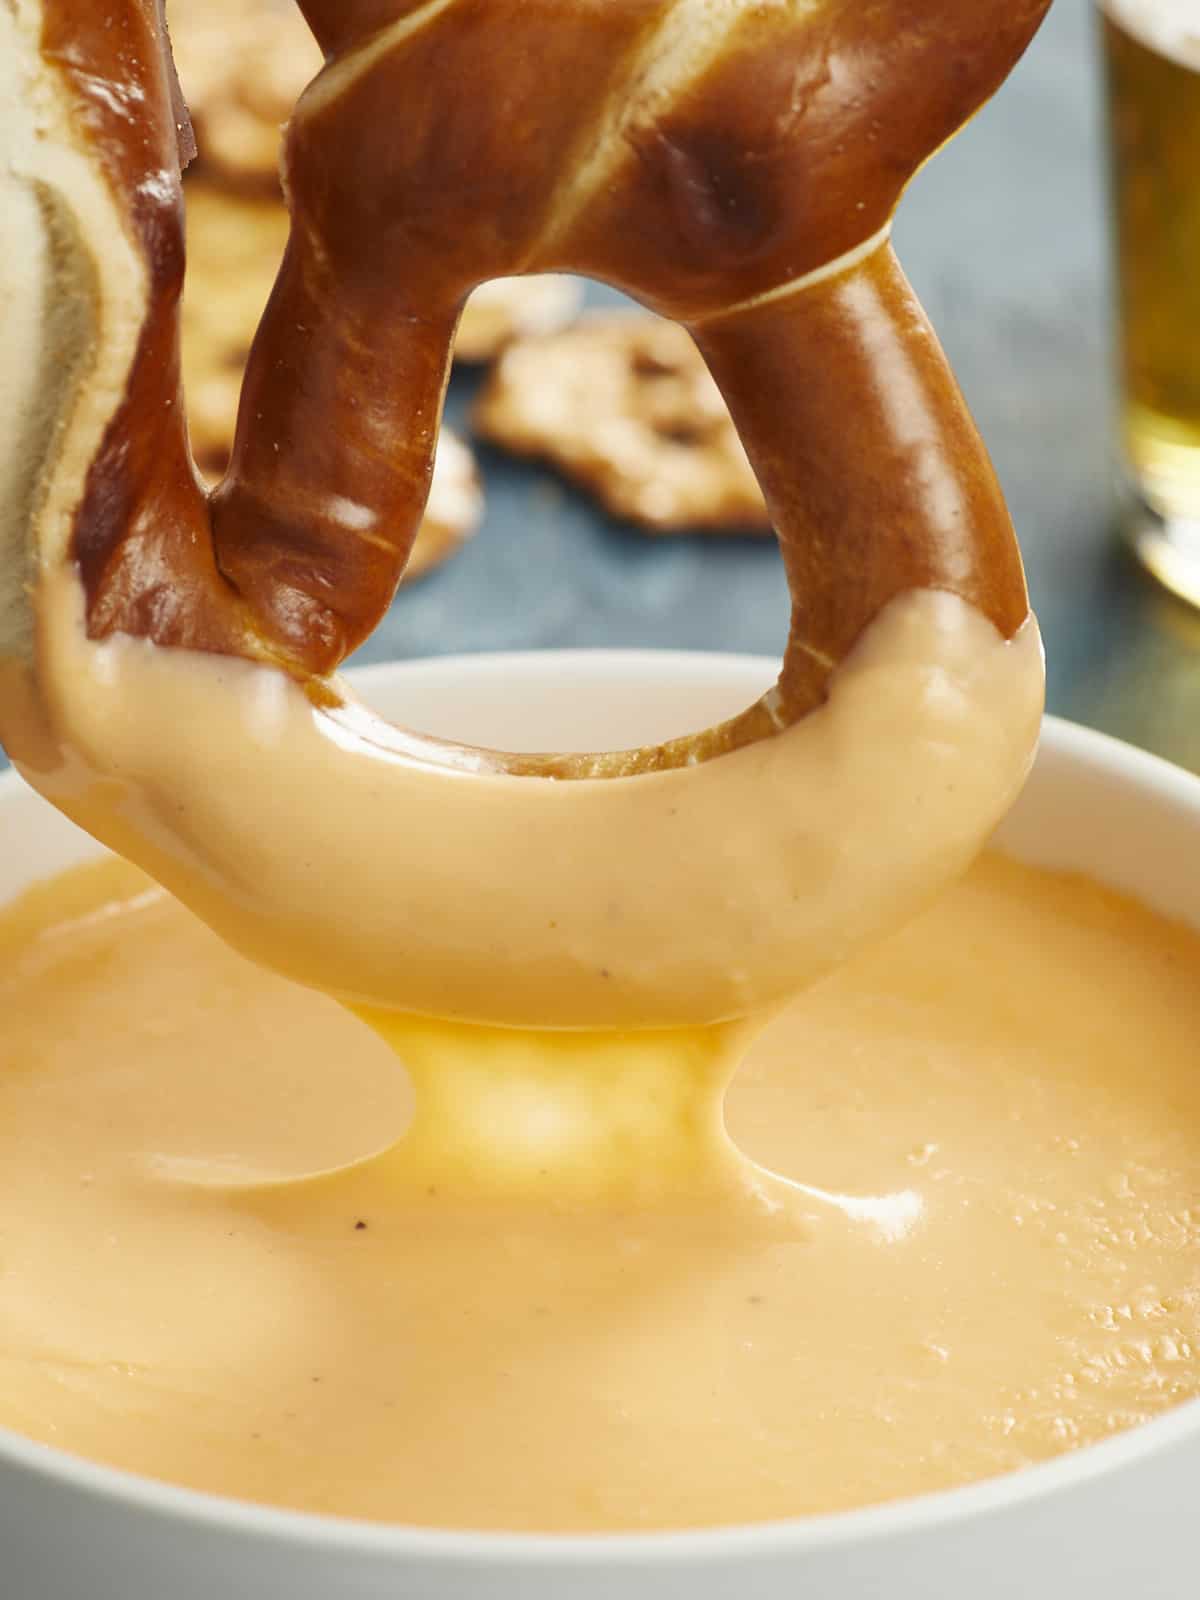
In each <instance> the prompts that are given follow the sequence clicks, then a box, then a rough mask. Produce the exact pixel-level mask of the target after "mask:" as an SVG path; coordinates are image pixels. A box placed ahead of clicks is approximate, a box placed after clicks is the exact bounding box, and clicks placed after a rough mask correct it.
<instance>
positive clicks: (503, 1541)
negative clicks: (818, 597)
mask: <svg viewBox="0 0 1200 1600" xmlns="http://www.w3.org/2000/svg"><path fill="white" fill-rule="evenodd" d="M714 655H716V653H715V652H712V651H702V650H693V651H687V650H667V649H664V650H656V649H642V650H627V649H617V650H613V649H603V648H599V649H585V650H574V649H564V650H544V651H503V652H500V651H480V652H477V653H476V652H472V653H469V654H454V655H446V656H434V657H420V658H416V659H413V660H411V661H403V660H402V661H389V662H380V663H374V664H370V665H365V666H360V667H356V668H353V669H351V671H350V672H349V673H348V674H347V678H348V680H349V682H350V683H351V684H352V685H355V686H358V687H361V688H362V689H363V691H364V692H365V693H368V694H369V691H370V689H371V688H372V686H373V685H374V684H376V683H378V682H380V681H381V680H383V679H385V678H390V677H393V676H394V675H395V674H396V673H397V672H398V671H405V672H412V673H414V674H415V675H418V676H420V675H423V674H432V675H434V676H436V675H437V674H438V673H439V672H441V671H447V670H449V671H451V672H454V671H461V670H464V669H466V670H467V671H468V672H469V671H483V670H495V668H496V666H497V664H498V662H501V661H503V662H504V663H506V664H507V665H508V666H509V667H511V668H516V669H528V668H531V667H533V668H534V669H535V670H537V671H539V672H541V671H544V670H545V669H546V668H547V667H555V666H562V665H566V664H568V663H572V662H573V663H575V664H576V665H578V664H579V663H580V660H581V658H586V659H587V662H588V665H589V667H592V666H604V667H607V668H612V667H614V666H619V667H620V668H622V669H627V670H630V671H634V672H641V671H644V670H645V669H646V668H648V667H657V668H659V669H661V668H663V667H664V666H667V667H669V668H670V669H671V670H680V671H687V670H689V669H691V670H695V669H696V668H697V667H699V666H700V665H701V664H703V666H704V668H705V670H706V671H708V672H711V671H712V668H713V664H714ZM717 659H719V660H720V662H721V664H722V670H725V669H729V670H732V671H736V672H745V673H747V674H751V673H754V674H769V673H771V672H773V671H775V670H776V668H777V662H776V661H775V660H774V659H772V658H770V657H767V656H760V655H749V654H732V653H731V654H720V655H718V656H717ZM485 664H486V665H485ZM1042 748H1043V749H1044V750H1045V751H1046V752H1047V753H1048V754H1051V755H1054V756H1062V757H1064V758H1066V760H1067V761H1068V762H1069V763H1070V764H1072V765H1074V766H1077V767H1082V768H1083V769H1085V770H1090V771H1092V772H1094V773H1096V774H1097V775H1098V776H1101V777H1102V778H1103V779H1104V780H1105V781H1108V782H1112V781H1114V780H1115V781H1117V782H1118V783H1121V782H1124V783H1128V784H1132V785H1134V786H1136V787H1137V788H1139V789H1141V790H1143V791H1147V792H1150V793H1153V794H1155V795H1157V796H1158V797H1159V798H1160V799H1165V800H1167V801H1168V802H1173V803H1176V804H1178V805H1179V806H1180V807H1181V808H1183V809H1184V810H1186V811H1188V812H1190V813H1191V814H1193V815H1194V816H1195V818H1196V822H1197V826H1198V828H1200V776H1196V775H1193V774H1191V773H1188V772H1186V771H1185V770H1184V769H1182V768H1180V767H1177V766H1174V765H1173V764H1172V763H1170V762H1168V761H1165V760H1163V759H1162V758H1161V757H1158V756H1155V755H1152V754H1150V753H1149V752H1148V751H1144V750H1140V749H1138V748H1137V747H1135V746H1133V745H1129V744H1126V743H1125V742H1123V741H1122V740H1119V739H1115V738H1112V737H1111V736H1109V735H1107V734H1104V733H1100V732H1098V731H1096V730H1094V729H1091V728H1085V727H1083V726H1081V725H1079V724H1077V723H1072V722H1068V721H1066V720H1064V719H1062V718H1059V717H1054V716H1047V717H1046V718H1045V720H1044V723H1043V732H1042ZM23 789H24V785H23V784H22V782H21V780H20V778H19V777H18V776H17V774H16V773H14V772H12V771H3V772H0V806H3V805H5V804H7V803H8V802H9V797H10V796H12V795H15V794H18V793H20V792H22V790H23ZM1196 1435H1200V1399H1195V1400H1190V1401H1185V1402H1184V1403H1183V1404H1182V1405H1179V1406H1177V1407H1175V1408H1174V1409H1172V1410H1171V1411H1169V1412H1167V1413H1166V1414H1165V1415H1163V1416H1161V1417H1157V1418H1155V1419H1153V1420H1152V1421H1150V1422H1146V1423H1142V1424H1140V1425H1139V1426H1137V1427H1135V1428H1131V1429H1129V1430H1127V1431H1125V1432H1123V1433H1119V1434H1116V1435H1114V1436H1113V1437H1112V1438H1110V1439H1106V1440H1103V1441H1102V1442H1100V1443H1098V1444H1093V1445H1089V1446H1087V1447H1086V1448H1084V1449H1082V1450H1078V1451H1073V1452H1070V1453H1069V1454H1066V1455H1062V1456H1058V1457H1056V1458H1054V1459H1053V1460H1051V1461H1046V1462H1042V1463H1038V1464H1037V1465H1033V1466H1029V1467H1025V1468H1022V1469H1019V1470H1017V1471H1015V1472H1010V1473H1006V1474H1002V1475H1000V1476H998V1477H994V1478H986V1479H983V1480H981V1481H979V1482H977V1483H972V1484H967V1485H965V1486H963V1487H960V1488H956V1489H949V1490H941V1491H938V1492H936V1493H932V1494H925V1495H916V1496H911V1497H908V1498H905V1499H900V1500H894V1501H889V1502H887V1503H885V1504H883V1505H877V1506H866V1507H861V1508H857V1509H853V1510H848V1511H841V1512H835V1513H832V1514H826V1515H821V1516H810V1517H797V1518H791V1519H786V1520H775V1521H764V1522H761V1523H749V1524H731V1525H728V1526H716V1527H709V1528H700V1529H681V1530H669V1531H664V1532H617V1533H591V1534H570V1533H509V1532H497V1531H489V1530H472V1529H463V1530H458V1529H453V1530H451V1529H438V1528H422V1527H418V1526H410V1525H407V1524H400V1523H397V1524H391V1523H389V1524H377V1523H369V1522H363V1521H356V1520H354V1519H352V1518H349V1517H334V1516H326V1515H321V1514H317V1513H312V1512H305V1511H289V1510H285V1509H281V1508H277V1507H272V1506H260V1505H257V1504H255V1503H253V1502H250V1501H243V1500H238V1499H235V1498H232V1497H228V1496H224V1495H217V1494H211V1493H207V1492H204V1491H200V1490H196V1489H188V1488H184V1487H180V1486H177V1485H174V1484H170V1483H166V1482H161V1481H159V1480H156V1479H152V1478H147V1477H142V1476H140V1475H138V1474H136V1473H132V1472H127V1471H124V1470H122V1469H119V1468H115V1467H109V1466H105V1465H102V1464H100V1463H97V1462H93V1461H90V1460H87V1459H85V1458H83V1457H80V1456H76V1455H72V1454H71V1453H69V1452H67V1451H65V1450H60V1449H57V1448H55V1447H54V1446H51V1445H44V1444H39V1443H36V1442H34V1441H33V1440H30V1439H27V1438H25V1437H24V1436H22V1435H20V1434H17V1433H14V1432H12V1431H11V1430H9V1429H5V1428H3V1427H0V1471H4V1470H8V1471H10V1472H11V1471H17V1472H21V1473H24V1474H26V1475H29V1476H32V1477H34V1478H36V1479H39V1480H41V1481H42V1482H44V1483H45V1484H46V1485H47V1488H48V1489H58V1490H60V1491H63V1490H65V1491H67V1492H73V1493H75V1494H76V1495H79V1496H82V1497H85V1498H87V1499H88V1500H90V1501H92V1502H93V1503H98V1504H108V1505H110V1506H113V1507H114V1508H116V1509H119V1510H121V1511H123V1512H125V1513H129V1512H135V1513H138V1514H142V1515H145V1516H149V1517H151V1518H154V1519H155V1520H160V1521H171V1522H174V1523H177V1524H180V1523H182V1524H186V1525H189V1526H190V1528H191V1529H192V1530H193V1531H196V1532H206V1533H215V1534H218V1535H220V1534H225V1535H230V1534H232V1535H238V1536H242V1537H250V1538H253V1539H255V1540H257V1541H259V1542H262V1543H274V1544H286V1545H288V1546H289V1547H291V1548H292V1549H293V1550H294V1551H309V1552H312V1553H314V1554H323V1555H333V1556H343V1557H345V1558H347V1559H353V1558H355V1557H375V1558H381V1559H383V1560H385V1561H388V1560H390V1561H392V1562H394V1563H395V1564H396V1565H397V1566H400V1565H403V1564H406V1563H414V1562H419V1563H422V1564H425V1565H431V1564H432V1565H457V1566H470V1567H473V1568H490V1569H510V1570H511V1569H513V1568H522V1567H524V1568H540V1567H547V1566H556V1565H559V1566H561V1565H579V1566H587V1567H588V1568H589V1569H595V1568H597V1567H607V1568H620V1567H624V1566H628V1565H633V1564H636V1565H638V1566H639V1567H643V1568H644V1567H647V1566H650V1567H667V1566H670V1567H673V1568H677V1567H679V1566H680V1565H698V1564H701V1563H711V1562H712V1561H713V1560H714V1559H716V1560H725V1559H731V1558H741V1557H747V1556H749V1557H754V1558H759V1557H768V1558H769V1557H772V1556H786V1555H800V1554H803V1553H807V1552H812V1551H816V1550H819V1549H820V1550H826V1551H829V1550H838V1549H841V1548H847V1547H850V1546H854V1547H859V1546H862V1545H864V1544H868V1543H871V1544H873V1543H875V1542H877V1541H879V1540H882V1539H887V1538H889V1537H893V1536H897V1535H912V1534H918V1533H922V1532H929V1531H931V1530H934V1529H939V1528H950V1527H955V1526H958V1525H961V1524H963V1523H965V1522H969V1521H974V1520H975V1519H977V1518H982V1517H986V1516H989V1515H992V1514H995V1513H999V1512H1003V1511H1009V1510H1015V1509H1017V1508H1019V1507H1020V1506H1022V1505H1024V1504H1026V1503H1028V1502H1029V1501H1031V1500H1039V1501H1040V1500H1044V1499H1048V1498H1051V1497H1055V1496H1058V1495H1061V1494H1063V1493H1066V1492H1068V1491H1071V1490H1073V1489H1077V1488H1081V1487H1083V1486H1085V1485H1087V1484H1088V1483H1090V1482H1092V1481H1094V1480H1095V1479H1097V1478H1101V1477H1105V1476H1107V1475H1108V1474H1110V1473H1113V1472H1117V1471H1120V1470H1121V1469H1122V1468H1125V1467H1130V1466H1133V1465H1134V1464H1136V1463H1137V1462H1139V1461H1142V1460H1144V1459H1145V1458H1147V1457H1149V1456H1152V1455H1155V1454H1157V1453H1159V1452H1160V1451H1164V1450H1169V1449H1170V1448H1171V1447H1172V1446H1173V1445H1175V1444H1177V1443H1179V1442H1181V1441H1182V1440H1185V1439H1188V1438H1192V1437H1195V1436H1196Z"/></svg>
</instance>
